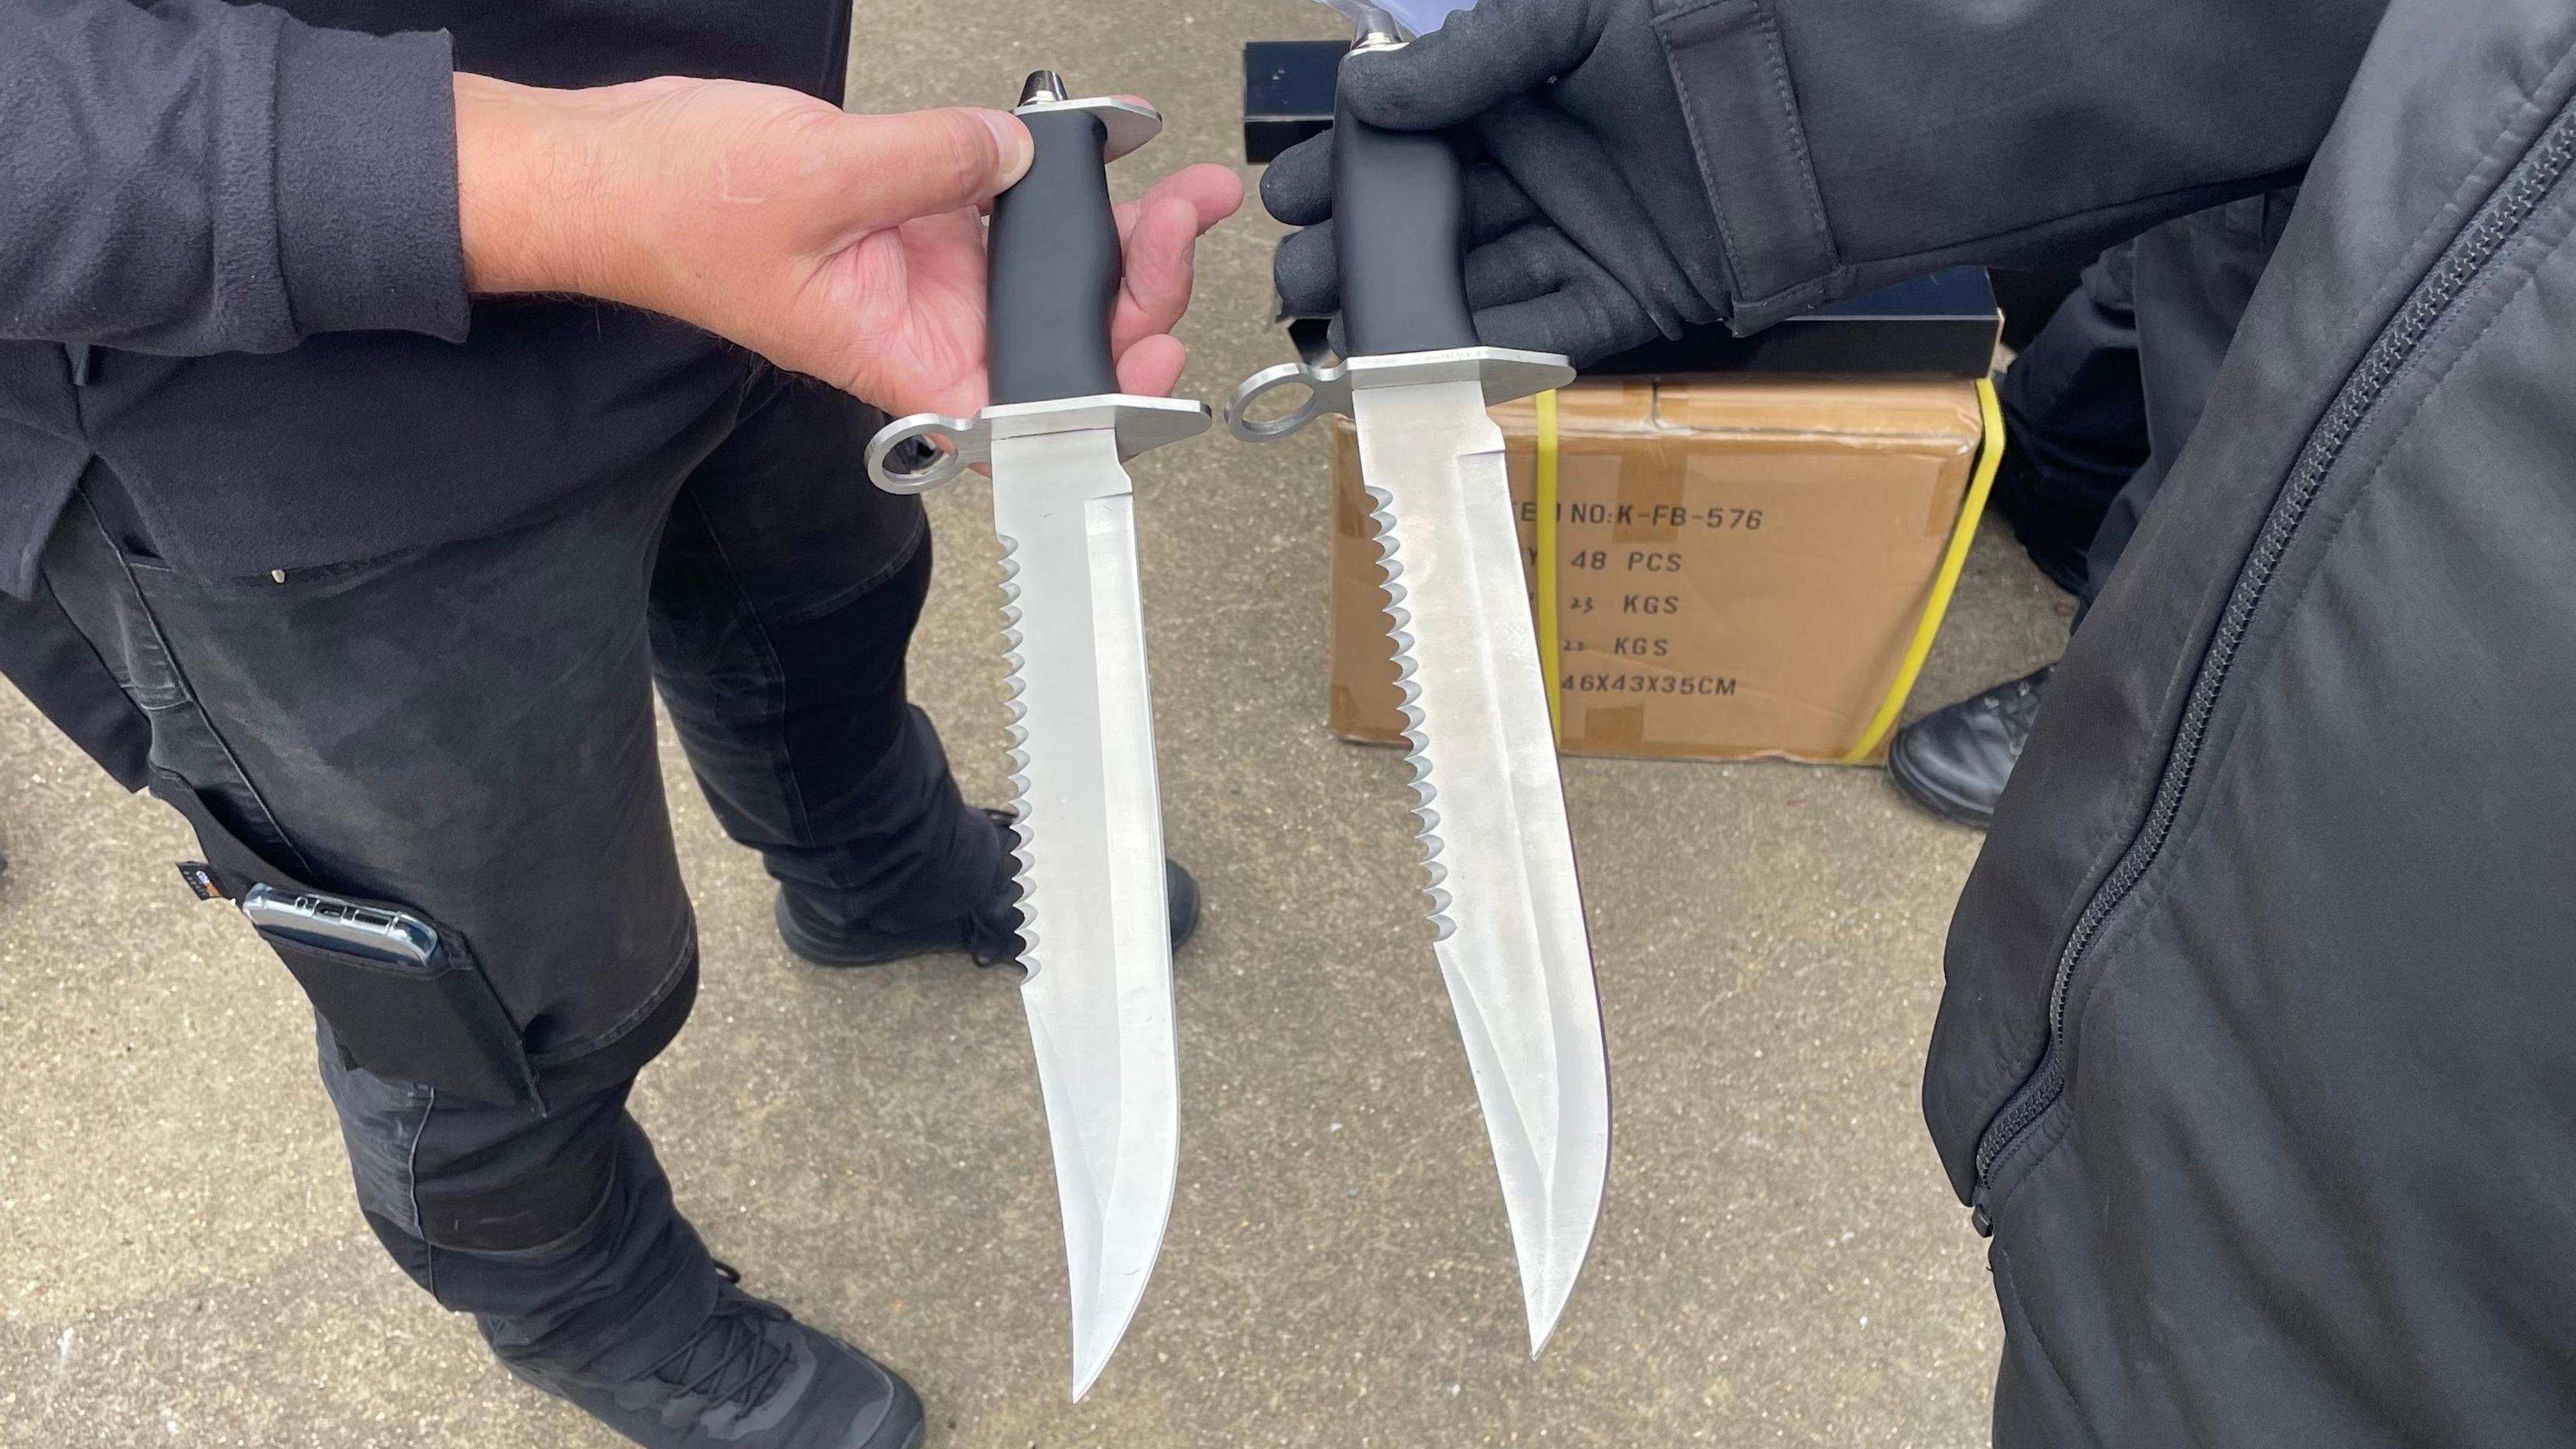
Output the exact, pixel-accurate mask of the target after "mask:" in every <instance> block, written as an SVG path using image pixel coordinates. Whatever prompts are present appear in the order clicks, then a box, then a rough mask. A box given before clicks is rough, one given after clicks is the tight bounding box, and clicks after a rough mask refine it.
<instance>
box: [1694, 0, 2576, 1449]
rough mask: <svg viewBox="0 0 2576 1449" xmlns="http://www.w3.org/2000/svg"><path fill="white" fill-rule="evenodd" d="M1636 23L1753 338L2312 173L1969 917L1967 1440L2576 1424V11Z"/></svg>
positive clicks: (2077, 13) (2358, 8)
mask: <svg viewBox="0 0 2576 1449" xmlns="http://www.w3.org/2000/svg"><path fill="white" fill-rule="evenodd" d="M1658 8H1659V12H1661V15H1662V21H1663V25H1664V29H1665V34H1666V38H1667V44H1668V47H1669V49H1670V51H1671V56H1672V61H1673V66H1674V69H1675V73H1676V75H1677V76H1679V77H1680V79H1681V81H1682V83H1683V86H1684V89H1685V95H1686V106H1687V108H1688V110H1689V111H1690V114H1691V117H1692V122H1693V126H1694V129H1695V131H1696V132H1697V133H1698V134H1697V136H1696V139H1697V141H1698V143H1699V153H1700V155H1701V156H1702V157H1704V158H1707V159H1708V162H1709V166H1710V172H1709V177H1708V180H1709V181H1710V183H1711V185H1712V187H1713V189H1714V190H1715V192H1716V194H1717V199H1718V211H1719V213H1720V217H1721V220H1722V222H1723V225H1724V226H1725V228H1726V230H1727V231H1728V233H1729V240H1730V242H1731V244H1732V245H1731V254H1732V256H1733V258H1734V261H1735V265H1736V267H1737V275H1736V277H1735V279H1734V280H1735V282H1736V283H1737V285H1738V287H1739V289H1740V295H1742V296H1744V297H1746V298H1748V299H1750V300H1749V302H1748V304H1747V306H1746V308H1745V309H1744V310H1745V315H1746V318H1747V319H1748V320H1754V321H1758V320H1761V319H1762V318H1764V317H1766V316H1769V315H1774V314H1776V313H1777V312H1778V311H1781V310H1785V309H1787V308H1791V307H1795V306H1800V305H1804V304H1805V303H1807V302H1809V301H1813V300H1817V299H1821V298H1823V297H1826V296H1830V295H1834V294H1837V293H1839V292H1841V291H1844V290H1848V289H1849V288H1852V287H1855V286H1864V285H1867V284H1868V283H1869V282H1871V281H1873V280H1875V279H1877V278H1879V277H1883V276H1886V275H1889V274H1890V273H1891V272H1892V271H1898V270H1916V269H1920V268H1922V267H1926V266H1930V265H1932V264H1934V263H1936V262H1941V261H1946V260H1952V259H1958V258H1969V259H1979V260H2001V259H2005V258H2007V257H2012V256H2028V255H2035V254H2046V253H2048V252H2049V251H2050V250H2051V249H2053V248H2075V247H2082V246H2089V245H2092V244H2094V243H2095V242H2098V241H2100V240H2104V239H2108V237H2109V235H2111V234H2115V233H2117V232H2119V231H2121V230H2128V229H2134V228H2135V226H2136V224H2137V223H2138V222H2139V221H2140V220H2141V219H2152V218H2154V217H2156V216H2160V215H2163V214H2167V213H2168V212H2170V211H2171V210H2174V209H2181V208H2187V207H2192V206H2197V205H2198V204H2200V203H2201V201H2203V200H2204V199H2206V198H2208V197H2209V196H2210V195H2211V194H2212V193H2213V191H2216V192H2219V193H2225V192H2229V191H2231V190H2242V189H2247V188H2250V187H2253V186H2256V185H2260V184H2263V182H2265V181H2266V180H2268V179H2273V178H2277V177H2280V176H2281V175H2283V174H2284V173H2288V172H2294V171H2297V170H2299V169H2300V168H2304V174H2305V184H2304V189H2303V190H2302V192H2301V196H2300V200H2299V204H2298V207H2297V210H2296V212H2295V214H2294V215H2293V216H2292V217H2291V219H2290V222H2289V225H2288V227H2287V228H2286V231H2285V234H2284V235H2283V236H2282V238H2281V242H2280V246H2279V249H2278V251H2277V252H2276V253H2275V254H2274V257H2273V260H2272V263H2271V265H2270V267H2269V268H2268V270H2267V272H2266V274H2265V276H2264V278H2263V280H2262V282H2261V284H2260V286H2259V287H2258V288H2257V290H2256V292H2255V294H2254V296H2253V299H2252V304H2251V306H2250V308H2249V309H2248V311H2247V313H2246V316H2245V319H2244V322H2243V327H2242V330H2241V331H2240V332H2239V333H2238V334H2237V339H2236V343H2235V345H2234V347H2233V348H2232V350H2231V351H2230V353H2229V355H2228V358H2227V361H2226V363H2225V366H2224V368H2223V370H2222V371H2221V373H2220V375H2219V378H2218V380H2217V385H2216V388H2215V393H2214V397H2213V400H2212V401H2211V403H2210V406H2209V409H2208V411H2207V413H2206V414H2205V415H2204V416H2203V417H2202V419H2201V422H2200V425H2199V427H2198V428H2197V430H2196V431H2195V432H2194V433H2193V435H2192V439H2191V442H2190V444H2189V445H2188V446H2187V447H2186V448H2185V449H2184V450H2183V452H2182V453H2181V455H2180V456H2179V457H2178V458H2177V459H2175V460H2173V464H2172V472H2171V476H2170V478H2169V480H2168V482H2167V483H2166V485H2165V488H2164V491H2163V493H2162V494H2161V495H2160V497H2159V499H2158V501H2157V505H2156V508H2155V510H2154V511H2153V512H2152V513H2151V514H2150V515H2149V516H2148V518H2147V521H2146V523H2145V525H2144V527H2143V528H2142V529H2141V530H2140V532H2139V534H2138V537H2137V539H2136V541H2135V542H2134V543H2133V544H2132V546H2131V547H2130V549H2129V551H2128V553H2127V554H2126V556H2125V557H2124V558H2123V559H2122V562H2121V565H2120V568H2119V570H2118V572H2117V573H2116V574H2115V575H2114V577H2113V578H2112V580H2111V583H2110V586H2109V589H2108V591H2107V592H2106V593H2105V595H2104V596H2103V598H2102V600H2101V602H2100V604H2099V605H2098V606H2097V607H2096V608H2095V610H2094V611H2093V613H2092V614H2091V616H2090V617H2089V618H2088V620H2087V622H2086V624H2085V626H2084V628H2083V629H2082V630H2081V631H2079V632H2078V634H2077V635H2076V638H2075V641H2074V644H2073V646H2072V649H2071V651H2070V652H2069V654H2068V657H2067V661H2066V663H2065V665H2064V666H2063V667H2062V668H2061V669H2060V670H2059V671H2058V673H2057V676H2056V678H2055V679H2054V680H2053V681H2052V682H2051V685H2050V690H2049V698H2048V704H2047V708H2046V709H2045V710H2044V711H2043V712H2042V713H2041V716H2040V720H2039V725H2038V730H2037V733H2036V735H2035V737H2034V738H2033V739H2032V741H2031V744H2030V747H2029V750H2028V752H2027V753H2026V754H2024V755H2023V756H2022V759H2021V761H2020V764H2019V765H2018V767H2017V768H2016V770H2015V772H2014V775H2013V782H2012V786H2011V788H2010V790H2008V791H2007V792H2006V794H2005V796H2004V799H2003V802H2002V805H2001V808H2000V810H1999V812H1998V815H1997V818H1996V822H1995V828H1994V831H1993V833H1992V835H1991V836H1990V838H1989V840H1988V842H1987V845H1986V849H1985V853H1984V855H1983V857H1982V858H1981V859H1980V861H1979V863H1978V866H1977V869H1976V872H1975V874H1974V876H1973V877H1972V879H1971V880H1970V882H1969V885H1968V889H1967V892H1966V895H1965V896H1964V898H1963V899H1962V900H1961V902H1960V906H1959V911H1958V915H1957V917H1956V919H1955V921H1954V923H1953V925H1952V929H1951V935H1950V944H1949V956H1948V971H1949V982H1948V990H1947V992H1946V993H1945V995H1944V998H1943V1001H1942V1007H1941V1015H1940V1020H1939V1024H1938V1028H1937V1031H1936V1034H1935V1037H1934V1042H1933V1048H1932V1056H1931V1062H1930V1065H1929V1067H1928V1070H1927V1072H1926V1074H1925V1081H1924V1107H1925V1114H1926V1116H1927V1118H1928V1119H1929V1121H1930V1124H1931V1127H1932V1132H1933V1137H1934V1139H1935V1141H1936V1142H1937V1144H1938V1146H1939V1148H1940V1151H1941V1156H1942V1160H1943V1161H1944V1163H1945V1164H1946V1165H1947V1166H1948V1168H1949V1171H1950V1174H1951V1178H1952V1180H1953V1182H1954V1183H1955V1184H1956V1185H1957V1188H1958V1190H1959V1193H1960V1196H1961V1197H1962V1199H1963V1200H1967V1201H1969V1202H1972V1203H1973V1204H1974V1205H1975V1212H1976V1218H1977V1220H1978V1222H1979V1223H1980V1224H1981V1225H1984V1226H1987V1227H1989V1228H1990V1229H1991V1232H1992V1234H1993V1243H1992V1247H1991V1251H1990V1256H1989V1261H1990V1263H1991V1265H1992V1267H1993V1269H1994V1280H1995V1287H1996V1292H1997V1295H1998V1297H1999V1299H2000V1301H2001V1305H2002V1309H2003V1318H2004V1324H2005V1328H2006V1347H2005V1355H2004V1364H2003V1368H2002V1373H2001V1377H2000V1380H1999V1383H1998V1391H1997V1396H1996V1407H1995V1438H1996V1441H1997V1442H1998V1443H1999V1444H2002V1445H2006V1446H2013V1449H2019V1446H2026V1445H2042V1444H2046V1445H2086V1446H2095V1445H2100V1446H2126V1445H2136V1446H2157V1449H2164V1446H2172V1445H2182V1444H2194V1445H2204V1444H2226V1445H2246V1446H2264V1449H2275V1446H2294V1445H2316V1446H2335V1449H2355V1446H2372V1445H2388V1446H2397V1445H2409V1446H2412V1445H2431V1444H2438V1445H2444V1446H2461V1445H2498V1446H2502V1445H2517V1446H2519V1445H2535V1444H2563V1443H2568V1442H2571V1441H2576V1251H2571V1246H2576V1045H2571V1042H2576V1029H2571V1025H2570V1024H2571V1023H2576V969H2572V968H2571V948H2570V945H2569V943H2570V941H2571V940H2576V890H2571V888H2570V882H2571V880H2576V770H2570V769H2569V768H2568V767H2567V766H2566V765H2565V764H2564V763H2562V760H2561V754H2562V751H2561V747H2560V741H2559V735H2560V733H2561V732H2562V731H2563V729H2564V727H2565V722H2566V721H2567V720H2568V719H2570V718H2576V643H2571V641H2576V250H2571V249H2570V248H2569V246H2568V237H2569V234H2570V232H2571V231H2576V182H2571V173H2576V7H2571V6H2569V5H2567V4H2565V3H2563V0H2478V3H2476V4H2462V3H2460V0H2396V3H2394V4H2393V5H2390V6H2387V7H2386V13H2385V15H2384V17H2383V15H2382V14H2381V11H2382V6H2381V5H2380V4H2379V3H2377V0H2092V3H2080V4H2040V3H2012V0H2007V3H1995V0H1925V3H1916V4H1909V5H1887V4H1883V3H1877V0H1701V3H1678V4H1677V3H1672V0H1658ZM2365 43H2366V53H2365ZM1756 77H1768V78H1770V81H1771V83H1770V84H1765V85H1756V84H1752V83H1750V81H1751V78H1756Z"/></svg>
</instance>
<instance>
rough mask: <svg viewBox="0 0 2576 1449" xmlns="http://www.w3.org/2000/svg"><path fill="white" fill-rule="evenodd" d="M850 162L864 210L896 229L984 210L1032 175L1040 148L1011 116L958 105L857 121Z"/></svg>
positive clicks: (847, 151)
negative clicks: (914, 222) (948, 214)
mask: <svg viewBox="0 0 2576 1449" xmlns="http://www.w3.org/2000/svg"><path fill="white" fill-rule="evenodd" d="M849 120H850V121H851V122H852V123H853V124H852V125H851V126H850V127H848V128H847V130H846V132H845V134H846V135H847V137H848V140H847V142H846V143H845V150H844V155H843V159H844V160H845V161H846V162H847V163H848V164H849V166H850V169H851V171H852V173H853V174H855V175H856V176H857V177H858V178H859V181H858V191H859V196H858V199H857V210H858V211H859V212H860V214H861V215H862V216H863V217H864V218H865V219H866V220H867V221H868V222H869V223H870V224H872V225H876V226H893V225H896V224H898V223H901V222H906V221H910V220H912V219H913V218H914V217H919V216H935V215H937V214H939V213H941V212H948V211H958V210H962V209H964V208H966V207H969V206H980V205H982V204H983V203H985V202H987V201H990V200H992V199H993V198H994V197H995V196H996V195H999V194H1000V193H1001V192H1003V191H1004V190H1006V189H1008V188H1009V187H1010V186H1012V185H1013V184H1014V183H1016V182H1017V181H1018V180H1019V179H1020V178H1021V177H1022V176H1025V175H1027V174H1028V170H1029V161H1030V159H1031V158H1032V157H1034V156H1035V155H1036V154H1037V145H1036V143H1035V142H1034V141H1032V140H1030V139H1029V128H1028V127H1026V126H1024V125H1022V124H1020V119H1019V117H1017V116H1013V115H1010V114H1008V113H1007V112H1003V111H993V110H984V109H981V108H976V107H967V106H952V107H949V108H947V109H944V110H936V111H908V112H905V113H903V114H900V115H891V116H852V117H850V118H849Z"/></svg>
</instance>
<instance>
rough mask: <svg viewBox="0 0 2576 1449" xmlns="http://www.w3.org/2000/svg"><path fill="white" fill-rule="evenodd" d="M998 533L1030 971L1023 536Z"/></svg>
mask: <svg viewBox="0 0 2576 1449" xmlns="http://www.w3.org/2000/svg"><path fill="white" fill-rule="evenodd" d="M995 536H996V537H997V538H999V539H1000V540H1001V544H1002V663H1003V666H1004V669H1005V674H1004V676H1003V680H1004V683H1003V689H1004V691H1005V692H1004V695H1003V703H1004V705H1005V706H1007V707H1008V709H1009V710H1010V718H1009V720H1008V721H1007V722H1006V723H1005V724H1004V726H1003V728H1004V731H1005V733H1006V735H1007V736H1008V739H1009V742H1010V750H1009V753H1010V760H1011V879H1012V880H1013V881H1014V882H1016V883H1017V884H1018V886H1019V895H1018V898H1017V899H1016V900H1014V901H1013V902H1012V903H1011V908H1012V910H1013V911H1015V912H1016V913H1017V914H1018V915H1019V918H1020V970H1021V971H1022V973H1024V975H1026V976H1034V975H1036V974H1037V969H1038V959H1039V958H1038V923H1037V920H1036V904H1035V903H1036V901H1037V891H1036V872H1037V860H1036V856H1035V853H1034V852H1033V851H1032V849H1031V847H1030V844H1029V837H1030V833H1031V825H1030V821H1029V817H1030V815H1031V814H1032V813H1033V811H1034V808H1035V807H1034V801H1033V799H1032V797H1031V794H1030V790H1029V752H1028V748H1027V746H1028V742H1029V727H1028V724H1027V720H1028V717H1029V707H1028V705H1027V704H1026V703H1024V702H1023V701H1022V699H1021V696H1022V695H1024V694H1026V693H1028V682H1027V680H1026V679H1024V678H1023V677H1022V670H1023V669H1025V668H1026V666H1027V663H1028V661H1027V659H1026V658H1024V657H1023V656H1022V655H1021V653H1020V645H1021V643H1022V642H1023V641H1022V638H1021V635H1020V583H1019V578H1020V558H1019V554H1020V541H1019V540H1018V539H1016V538H1012V537H1011V536H1010V535H1008V534H1003V533H999V532H997V533H996V535H995Z"/></svg>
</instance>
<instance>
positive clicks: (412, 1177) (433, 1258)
mask: <svg viewBox="0 0 2576 1449" xmlns="http://www.w3.org/2000/svg"><path fill="white" fill-rule="evenodd" d="M421 1090H422V1091H424V1092H426V1093H428V1097H427V1100H426V1101H424V1102H423V1103H422V1105H421V1109H420V1119H419V1120H418V1121H417V1122H415V1123H414V1124H413V1126H412V1129H411V1146H410V1147H408V1148H406V1149H405V1150H404V1152H403V1197H404V1198H405V1199H406V1200H408V1201H409V1202H410V1203H411V1230H412V1231H413V1232H414V1233H417V1234H418V1235H419V1236H420V1244H421V1254H420V1271H421V1276H422V1277H424V1278H426V1279H428V1280H429V1281H428V1282H426V1283H424V1284H422V1285H421V1286H422V1287H423V1288H425V1289H427V1290H428V1292H429V1296H430V1300H431V1301H432V1302H436V1301H437V1299H438V1245H437V1244H436V1243H433V1242H431V1241H430V1240H429V1220H428V1219H426V1218H424V1217H422V1216H421V1212H420V1139H422V1138H423V1137H426V1136H428V1135H429V1114H430V1113H432V1112H435V1111H437V1110H438V1089H437V1088H436V1087H427V1086H425V1087H423V1088H422V1089H421Z"/></svg>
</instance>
